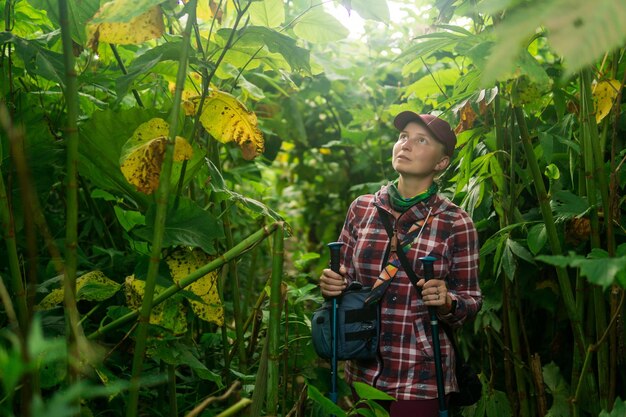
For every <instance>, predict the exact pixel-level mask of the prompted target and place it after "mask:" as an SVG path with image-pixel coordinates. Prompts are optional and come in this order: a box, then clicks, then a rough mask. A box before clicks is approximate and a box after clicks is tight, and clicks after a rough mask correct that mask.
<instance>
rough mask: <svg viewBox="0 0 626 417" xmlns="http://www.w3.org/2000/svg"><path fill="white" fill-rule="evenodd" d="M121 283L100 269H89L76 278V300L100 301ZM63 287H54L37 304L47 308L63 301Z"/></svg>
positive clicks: (111, 293) (115, 290)
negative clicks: (89, 270) (111, 278)
mask: <svg viewBox="0 0 626 417" xmlns="http://www.w3.org/2000/svg"><path fill="white" fill-rule="evenodd" d="M120 287H121V285H120V284H118V283H117V282H115V281H112V280H110V279H109V278H107V276H106V275H104V273H103V272H102V271H91V272H88V273H86V274H84V275H82V276H80V277H78V278H77V279H76V300H78V301H80V300H87V301H102V300H106V299H108V298H110V297H112V296H113V295H114V294H115V293H116V292H117V291H118V290H119V289H120ZM63 291H64V289H63V287H62V286H61V288H56V289H54V290H52V291H51V292H50V294H48V295H46V296H45V297H44V299H43V300H41V302H40V303H39V305H38V306H37V308H38V309H40V310H49V309H51V308H54V307H56V306H57V305H59V304H61V303H63Z"/></svg>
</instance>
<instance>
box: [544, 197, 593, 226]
mask: <svg viewBox="0 0 626 417" xmlns="http://www.w3.org/2000/svg"><path fill="white" fill-rule="evenodd" d="M550 206H551V207H552V211H553V212H554V215H555V217H556V219H557V220H558V221H562V220H567V219H571V218H572V217H579V216H582V215H583V214H585V213H586V212H587V211H588V210H589V209H590V207H589V203H588V202H587V200H586V198H583V197H579V196H577V195H575V194H574V193H572V192H571V191H568V190H560V191H557V192H556V193H554V195H553V196H552V200H551V201H550Z"/></svg>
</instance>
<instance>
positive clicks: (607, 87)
mask: <svg viewBox="0 0 626 417" xmlns="http://www.w3.org/2000/svg"><path fill="white" fill-rule="evenodd" d="M620 87H621V84H620V82H619V81H617V80H604V81H600V82H599V83H598V84H596V86H595V88H594V89H593V104H594V107H595V111H596V123H600V122H601V121H602V119H604V118H605V117H606V116H607V115H608V114H609V113H610V112H611V109H612V108H613V103H614V102H615V98H616V97H617V93H618V92H619V89H620Z"/></svg>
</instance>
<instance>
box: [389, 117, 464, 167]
mask: <svg viewBox="0 0 626 417" xmlns="http://www.w3.org/2000/svg"><path fill="white" fill-rule="evenodd" d="M409 122H418V123H420V124H421V125H423V126H424V127H425V128H426V129H427V130H428V131H429V132H430V133H431V134H432V135H433V137H434V138H435V139H436V140H438V141H439V142H441V143H443V145H444V147H445V151H446V155H448V156H449V157H452V154H453V153H454V148H455V146H456V135H455V134H454V131H452V128H451V127H450V125H449V124H448V122H446V121H445V120H443V119H440V118H438V117H437V116H433V115H432V114H417V113H415V112H412V111H403V112H401V113H399V114H398V115H397V116H396V118H395V119H394V120H393V125H394V126H395V127H396V129H398V130H402V129H404V128H405V126H406V125H407V124H408V123H409Z"/></svg>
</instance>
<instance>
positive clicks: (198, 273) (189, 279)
mask: <svg viewBox="0 0 626 417" xmlns="http://www.w3.org/2000/svg"><path fill="white" fill-rule="evenodd" d="M278 224H279V223H272V224H271V225H269V226H266V227H263V228H261V229H259V230H257V231H256V232H255V233H253V234H251V235H250V236H248V237H247V238H245V239H244V240H242V241H241V242H239V243H238V244H237V245H236V246H234V247H233V248H232V249H231V250H229V251H228V252H226V253H224V254H223V255H221V256H219V257H217V258H215V259H213V260H212V261H211V262H209V263H208V264H206V265H204V266H202V267H201V268H198V269H197V270H195V271H194V272H192V273H191V274H189V275H187V276H186V277H185V278H183V279H181V280H180V281H179V282H178V283H176V284H174V285H172V286H170V287H168V288H167V289H165V290H164V291H163V292H161V293H160V294H159V295H157V296H156V297H154V300H153V302H152V306H156V305H158V304H160V303H162V302H163V301H165V300H167V299H168V298H170V297H171V296H173V295H174V294H176V293H177V292H179V291H181V290H182V289H184V288H185V287H187V286H188V285H191V284H192V283H194V282H196V281H197V280H199V279H200V278H202V277H203V276H204V275H206V274H208V273H209V272H211V271H214V270H216V269H218V268H220V267H222V266H223V265H225V264H227V263H228V262H230V261H231V260H232V259H236V258H238V257H239V256H241V255H242V254H244V253H245V252H247V251H249V250H250V249H252V248H254V247H255V246H256V245H257V244H258V243H260V242H262V241H263V240H265V238H266V237H267V236H269V235H271V234H272V233H274V231H275V230H276V228H277V227H278ZM138 315H139V311H138V310H135V311H132V312H130V313H127V314H126V315H124V316H122V317H120V318H118V319H116V320H114V321H112V322H111V323H109V324H107V325H106V326H103V327H101V328H99V329H98V330H96V331H95V332H93V333H91V334H90V335H89V336H88V338H89V339H95V338H96V337H98V336H101V335H103V334H106V333H108V332H109V331H111V330H113V329H117V328H118V327H120V326H121V325H123V324H124V323H127V322H128V321H130V320H132V319H133V318H135V317H137V316H138Z"/></svg>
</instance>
